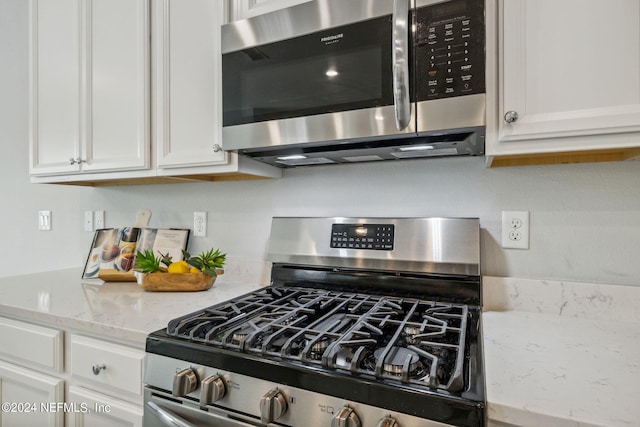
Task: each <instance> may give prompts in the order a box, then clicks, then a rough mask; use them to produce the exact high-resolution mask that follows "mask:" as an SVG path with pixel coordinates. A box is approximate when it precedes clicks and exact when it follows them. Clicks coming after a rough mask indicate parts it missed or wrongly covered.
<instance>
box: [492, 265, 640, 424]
mask: <svg viewBox="0 0 640 427" xmlns="http://www.w3.org/2000/svg"><path fill="white" fill-rule="evenodd" d="M483 281H484V286H483V291H484V303H485V304H484V310H485V311H484V313H483V315H482V321H483V325H482V327H483V341H484V356H485V372H486V383H487V400H488V414H489V418H490V419H491V420H494V421H499V422H501V423H505V424H507V425H517V426H535V427H538V426H539V427H546V426H549V427H593V426H598V427H627V426H638V425H640V405H639V404H638V396H640V321H639V319H640V286H620V285H597V284H586V283H571V282H551V281H538V280H522V279H505V278H494V277H485V278H484V279H483Z"/></svg>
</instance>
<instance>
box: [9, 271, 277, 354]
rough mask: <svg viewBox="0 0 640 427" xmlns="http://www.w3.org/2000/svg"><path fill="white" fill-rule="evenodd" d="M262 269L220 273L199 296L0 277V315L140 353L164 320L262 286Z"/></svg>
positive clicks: (59, 276)
mask: <svg viewBox="0 0 640 427" xmlns="http://www.w3.org/2000/svg"><path fill="white" fill-rule="evenodd" d="M265 268H266V266H265ZM263 270H264V269H263V268H259V269H258V270H257V274H254V273H255V272H256V269H255V268H254V269H253V272H252V273H251V274H247V272H246V271H243V270H242V268H241V267H235V268H234V267H232V268H225V274H223V275H220V276H218V277H217V278H216V281H215V282H214V284H213V286H212V287H211V288H210V289H209V290H207V291H201V292H147V291H144V290H143V289H142V288H141V287H140V286H138V284H137V283H135V282H102V281H101V280H82V279H81V271H82V270H81V269H80V268H79V269H70V270H59V271H52V272H47V273H39V274H30V275H25V276H15V277H5V278H0V316H7V317H12V318H16V319H20V320H25V321H29V322H34V323H39V324H43V325H47V326H53V327H56V326H57V327H59V328H61V329H69V330H74V331H81V332H85V333H88V334H93V335H97V336H99V337H104V338H107V339H112V340H115V341H125V342H127V343H129V344H130V345H133V346H136V347H139V348H144V343H145V339H146V336H147V334H149V333H151V332H153V331H156V330H158V329H162V328H164V327H166V325H167V323H168V322H169V320H171V319H174V318H176V317H179V316H182V315H185V314H188V313H191V312H193V311H196V310H199V309H202V308H204V307H208V306H211V305H213V304H216V303H218V302H222V301H226V300H228V299H231V298H233V297H235V296H238V295H242V294H244V293H247V292H250V291H252V290H254V289H257V288H259V287H261V286H263V284H264V283H266V282H265V281H264V274H263V273H264V271H263ZM266 277H268V274H267V275H266Z"/></svg>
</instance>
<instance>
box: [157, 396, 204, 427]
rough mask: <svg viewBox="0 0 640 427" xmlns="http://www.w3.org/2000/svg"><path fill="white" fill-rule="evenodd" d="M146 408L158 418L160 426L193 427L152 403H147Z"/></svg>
mask: <svg viewBox="0 0 640 427" xmlns="http://www.w3.org/2000/svg"><path fill="white" fill-rule="evenodd" d="M147 407H148V408H149V409H150V410H151V412H153V413H154V414H155V415H156V416H157V417H158V419H159V420H160V421H161V422H162V424H164V425H166V426H168V427H195V426H194V425H193V424H191V423H189V422H188V421H186V420H185V419H184V418H181V417H179V416H177V415H175V414H173V413H171V412H169V411H167V410H166V409H162V408H161V407H160V406H159V405H157V404H156V403H154V402H147Z"/></svg>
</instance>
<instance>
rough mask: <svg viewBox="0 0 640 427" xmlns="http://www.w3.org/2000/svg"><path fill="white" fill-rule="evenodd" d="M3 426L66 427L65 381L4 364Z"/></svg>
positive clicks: (0, 366)
mask: <svg viewBox="0 0 640 427" xmlns="http://www.w3.org/2000/svg"><path fill="white" fill-rule="evenodd" d="M0 398H1V399H0V400H1V401H2V411H0V425H3V426H12V427H13V426H18V427H20V426H25V427H31V426H50V427H53V426H56V427H63V426H64V416H63V414H64V410H65V408H64V407H63V406H61V405H63V403H64V381H63V380H61V379H59V378H54V377H50V376H48V375H44V374H40V373H37V372H35V371H32V370H30V369H25V368H20V367H18V366H15V365H11V364H9V363H6V362H2V361H0Z"/></svg>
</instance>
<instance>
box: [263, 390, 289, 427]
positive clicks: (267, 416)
mask: <svg viewBox="0 0 640 427" xmlns="http://www.w3.org/2000/svg"><path fill="white" fill-rule="evenodd" d="M285 412H287V399H286V398H285V397H284V394H282V392H281V391H280V390H278V389H277V388H274V389H273V390H270V391H269V392H268V393H267V394H265V395H264V396H262V399H260V418H261V419H262V423H263V424H269V423H272V422H274V421H275V420H277V419H278V418H280V417H281V416H283V415H284V413H285Z"/></svg>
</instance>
